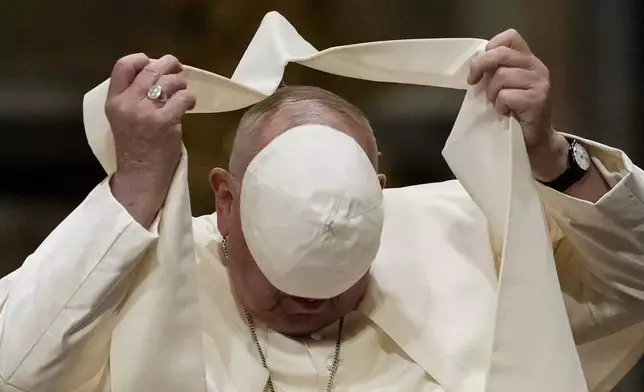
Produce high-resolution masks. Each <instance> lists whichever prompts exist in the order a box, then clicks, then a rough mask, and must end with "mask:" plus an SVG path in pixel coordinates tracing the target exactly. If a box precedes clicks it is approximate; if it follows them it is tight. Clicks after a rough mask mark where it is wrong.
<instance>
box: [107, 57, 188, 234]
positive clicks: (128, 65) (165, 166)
mask: <svg viewBox="0 0 644 392" xmlns="http://www.w3.org/2000/svg"><path fill="white" fill-rule="evenodd" d="M181 70H182V65H181V63H180V62H179V60H177V59H176V58H175V57H173V56H170V55H166V56H163V57H162V58H161V59H159V60H156V61H150V59H149V58H148V57H147V56H146V55H144V54H132V55H129V56H126V57H123V58H122V59H120V60H119V61H118V62H117V63H116V65H115V66H114V70H113V71H112V76H111V80H110V86H109V91H108V95H107V102H106V105H105V113H106V115H107V119H108V120H109V122H110V126H111V128H112V133H113V134H114V144H115V147H116V163H117V171H116V173H114V176H113V177H112V181H111V183H110V186H111V189H112V194H113V195H114V197H115V198H116V200H118V201H119V202H120V203H121V204H122V205H123V206H124V207H125V209H127V211H128V212H129V213H130V215H132V217H133V218H134V219H135V220H136V221H137V222H139V223H140V224H141V225H143V226H144V227H149V226H150V225H151V224H152V222H153V221H154V218H155V217H156V215H157V213H158V212H159V210H160V209H161V207H162V205H163V202H164V200H165V197H166V193H167V191H168V188H169V187H170V182H171V181H172V177H173V175H174V171H175V169H176V167H177V164H178V163H179V159H180V158H181V120H182V118H183V115H184V114H185V113H186V112H187V111H188V110H190V109H192V108H193V107H194V105H195V96H194V95H193V94H192V93H190V92H188V90H186V87H187V82H186V80H185V78H183V77H182V76H181V75H179V73H180V72H181ZM154 85H159V86H161V87H162V88H163V91H164V93H165V100H163V101H160V100H152V99H150V98H148V96H147V94H148V91H149V90H150V88H151V87H153V86H154Z"/></svg>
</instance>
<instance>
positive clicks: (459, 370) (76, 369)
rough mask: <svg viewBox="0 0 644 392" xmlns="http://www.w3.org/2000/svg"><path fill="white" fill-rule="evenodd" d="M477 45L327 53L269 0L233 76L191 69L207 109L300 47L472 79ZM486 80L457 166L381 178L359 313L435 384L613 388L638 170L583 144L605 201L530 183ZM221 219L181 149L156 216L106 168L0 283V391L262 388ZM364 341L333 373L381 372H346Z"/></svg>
mask: <svg viewBox="0 0 644 392" xmlns="http://www.w3.org/2000/svg"><path fill="white" fill-rule="evenodd" d="M484 45H485V42H484V41H482V40H409V41H396V42H380V43H372V44H359V45H352V46H347V47H339V48H331V49H328V50H326V51H323V52H317V51H316V50H315V49H314V48H313V47H312V46H310V45H309V44H308V43H307V42H306V41H304V40H303V39H302V38H301V37H300V36H299V35H298V34H297V32H295V30H294V29H293V28H292V26H290V25H289V24H288V23H287V22H285V20H283V18H281V16H279V15H277V14H274V13H273V14H269V15H268V16H267V18H266V19H265V21H264V22H263V24H262V27H260V31H258V34H257V35H256V37H255V38H254V40H253V42H252V43H251V45H250V46H249V49H248V50H247V52H246V54H245V56H244V58H243V59H242V62H241V63H240V66H239V67H238V68H237V71H236V72H235V75H233V78H232V79H227V78H223V77H221V76H218V75H213V74H209V73H206V72H204V71H200V70H195V69H193V68H188V69H187V70H186V74H187V76H188V79H189V89H192V90H193V91H194V92H195V93H196V94H197V96H198V104H197V108H196V111H198V112H207V111H211V112H212V111H215V112H217V111H226V110H234V109H239V108H241V107H244V106H248V105H250V104H252V103H254V102H257V101H258V100H260V99H262V98H263V97H265V96H267V95H269V94H271V93H272V91H273V90H274V89H275V88H276V87H277V85H278V83H279V80H280V78H281V76H282V72H283V68H284V65H285V64H286V63H287V62H289V61H295V62H299V63H301V64H303V65H306V66H310V67H313V68H316V69H320V70H323V71H326V72H332V73H336V74H338V75H343V76H349V77H358V78H364V79H369V80H375V81H388V82H397V83H415V84H423V85H437V86H443V87H451V88H467V87H466V86H467V85H466V83H465V81H464V79H465V75H466V74H467V71H468V69H469V59H471V58H472V57H473V56H475V55H476V54H477V53H478V52H480V50H481V48H482V47H484ZM106 88H107V82H106V83H103V84H102V85H100V86H99V87H97V88H96V89H95V90H93V91H92V92H90V93H89V94H88V95H87V96H86V100H85V125H86V130H87V134H88V138H89V142H90V145H91V146H92V149H93V150H94V152H95V154H96V155H97V157H98V158H99V160H100V162H101V164H102V165H103V167H104V168H105V169H106V171H107V172H108V173H110V174H111V173H113V172H114V170H115V159H114V151H113V140H112V139H111V133H110V130H109V124H108V123H107V120H106V118H105V114H104V113H103V112H102V108H103V105H104V102H105V93H106ZM481 88H482V86H480V85H479V86H476V87H473V88H469V89H468V92H467V94H466V96H465V100H464V103H463V107H462V110H461V112H460V113H459V117H458V118H457V120H456V123H455V126H454V129H453V131H452V134H451V135H450V138H449V139H448V142H447V144H446V148H445V150H444V155H445V157H446V160H447V162H448V163H449V164H450V167H451V168H452V169H453V171H454V172H455V174H456V175H457V177H458V179H459V181H458V182H457V181H452V182H446V183H441V184H428V185H423V186H417V187H410V188H401V189H388V190H386V191H385V197H384V209H385V223H384V228H383V233H382V238H381V246H380V249H379V252H378V255H377V257H376V259H375V261H374V264H373V268H372V280H371V283H370V285H369V288H368V292H367V294H366V296H365V298H364V300H363V301H362V303H361V304H360V306H359V309H358V311H359V313H360V314H362V315H363V316H364V317H365V318H368V320H370V321H369V324H368V327H366V328H367V331H368V332H369V331H370V332H369V333H372V332H373V333H380V334H383V335H381V336H384V337H385V338H383V339H382V340H380V347H377V348H376V349H375V350H376V354H377V355H374V356H380V355H382V352H380V351H378V350H383V351H385V352H387V353H390V351H387V347H391V344H390V343H391V342H392V341H393V342H395V343H396V345H395V347H397V348H396V349H394V351H397V350H400V351H399V352H400V353H401V354H400V355H399V356H400V357H403V356H404V357H406V358H408V360H407V361H406V362H404V363H402V364H401V362H397V363H396V365H395V366H392V368H399V367H398V366H399V365H400V366H401V367H402V368H405V372H410V373H414V371H415V370H417V369H418V367H420V368H422V369H423V370H424V372H425V373H426V374H427V377H426V379H425V380H426V381H427V384H426V385H428V387H427V388H430V389H429V390H431V387H434V385H432V384H436V385H439V386H440V388H442V389H444V390H446V391H448V392H516V391H521V392H532V391H535V392H541V391H549V392H571V391H572V392H578V391H579V392H581V391H583V390H585V389H586V388H587V387H586V385H587V386H588V388H590V389H591V390H592V391H593V392H595V391H607V390H609V389H610V388H611V387H612V386H613V385H614V383H615V382H616V381H617V380H618V379H619V378H620V377H621V376H622V375H623V374H624V373H625V372H626V371H627V370H628V369H629V368H630V367H631V366H632V364H634V363H635V362H636V360H637V359H638V358H639V356H641V354H642V352H643V351H644V324H643V323H642V319H643V318H644V311H643V310H642V309H643V301H644V263H643V261H642V260H644V202H643V200H644V173H643V172H642V171H641V170H640V169H638V168H636V167H634V166H633V165H632V163H630V161H629V160H628V158H627V157H626V156H624V155H623V153H621V152H620V151H617V150H613V149H611V148H608V147H605V146H600V145H597V144H593V143H590V142H587V144H588V146H589V149H590V152H591V155H593V156H594V157H595V161H596V164H597V165H598V166H599V167H600V169H601V170H602V173H603V174H604V176H605V177H606V179H607V180H608V182H609V183H610V185H611V186H612V189H611V191H610V192H608V193H607V194H606V195H605V196H604V197H603V198H602V199H601V200H600V201H599V202H598V203H595V204H592V203H589V202H586V201H581V200H576V199H573V198H571V197H568V196H566V195H563V194H560V193H557V192H555V191H553V190H551V189H548V188H545V187H542V186H540V185H537V184H535V183H534V180H533V179H532V177H531V173H530V167H529V162H528V159H527V155H526V151H525V144H524V141H523V137H522V134H521V130H520V129H519V127H518V124H517V123H516V121H515V120H513V119H507V118H502V117H500V116H498V115H497V114H496V113H495V112H494V110H493V108H491V107H490V105H489V104H488V103H487V102H486V100H485V96H484V94H481V91H482V90H481ZM542 204H543V206H545V211H546V212H547V216H548V220H547V224H546V219H545V218H544V216H543V208H542ZM215 219H216V218H215V217H214V216H206V217H201V218H198V219H196V220H194V221H191V219H190V206H189V198H188V189H187V158H186V155H185V154H184V156H183V157H182V159H181V162H180V163H179V166H178V168H177V172H176V173H175V177H174V178H173V182H172V184H171V186H170V189H169V191H168V196H167V199H166V204H165V206H164V208H163V210H162V211H161V212H160V214H159V219H158V221H157V224H158V225H155V226H154V227H153V229H152V230H150V231H148V230H145V229H144V228H142V227H141V226H140V225H138V224H137V223H136V222H135V221H134V220H133V219H132V218H131V216H130V215H129V214H128V213H127V212H126V211H125V209H124V208H123V207H122V206H121V205H120V204H119V203H118V202H117V201H116V200H114V198H113V197H112V195H111V192H110V190H109V186H108V185H107V181H106V182H104V183H103V184H101V185H100V186H98V187H97V188H96V189H95V190H94V191H93V192H92V193H91V194H90V195H89V196H88V198H87V199H86V200H85V202H84V203H83V204H82V205H81V206H79V207H78V208H77V209H76V210H75V211H74V212H73V213H72V214H71V215H70V216H69V217H68V218H67V219H66V220H65V221H64V222H63V223H62V224H61V225H60V226H59V227H58V228H57V229H56V230H55V231H54V232H53V233H52V234H51V235H50V236H49V237H48V238H47V239H46V240H45V242H44V243H43V244H42V245H41V246H40V247H39V248H38V250H37V251H36V252H35V253H34V254H32V255H31V256H30V257H29V258H28V259H27V260H26V261H25V263H24V264H23V266H22V267H21V268H20V269H19V270H17V271H15V272H14V273H13V274H11V275H9V276H8V277H5V278H4V279H2V280H1V281H0V306H1V313H0V328H1V332H0V377H1V382H2V383H1V384H0V386H1V388H2V389H1V390H2V391H12V392H15V391H29V392H35V391H47V392H50V391H53V392H57V391H64V392H76V391H92V392H95V391H96V392H101V391H112V392H130V391H132V392H134V391H136V392H166V391H167V392H175V391H178V390H181V391H186V392H204V391H208V392H213V391H238V392H245V391H249V392H251V391H253V392H254V391H261V390H262V388H263V387H264V384H265V381H266V378H267V372H266V371H265V370H264V369H263V368H262V366H261V364H260V362H259V361H258V357H257V352H256V350H255V347H254V345H253V343H252V341H251V339H250V336H249V331H248V327H247V326H246V325H245V324H244V322H243V319H242V318H241V317H240V314H239V309H237V307H236V305H235V303H234V301H233V300H232V297H231V293H230V290H229V288H228V281H227V275H226V273H225V270H224V268H223V266H222V264H221V246H220V236H219V234H218V233H217V231H216V225H215V224H214V222H215ZM157 228H158V230H157ZM551 244H552V246H551ZM553 254H554V259H555V260H556V265H555V262H554V261H553ZM555 268H556V270H555ZM562 294H563V296H562ZM564 305H565V307H564ZM369 328H373V330H370V329H369ZM573 335H574V340H573ZM389 339H390V340H389ZM268 340H269V342H268V343H269V344H268V346H267V349H268V351H270V350H271V349H270V347H271V345H270V339H268ZM264 343H265V342H264ZM353 343H354V342H352V340H351V339H349V341H347V342H346V344H347V346H349V347H350V346H351V345H352V344H353ZM358 343H359V342H358ZM358 343H356V344H358ZM274 347H276V348H277V350H280V351H281V350H282V349H280V347H284V346H283V345H279V344H278V345H277V346H274ZM286 351H288V350H286ZM362 351H363V350H354V352H356V353H357V354H356V358H349V357H347V358H343V361H342V362H341V368H340V370H339V373H338V379H337V385H336V387H337V389H336V390H361V389H362V386H363V385H366V384H365V383H367V382H368V381H369V380H370V378H369V379H366V380H358V382H355V384H351V381H350V380H349V378H350V377H349V375H350V374H351V369H352V366H359V364H360V360H361V359H360V358H359V356H360V355H359V353H360V352H362ZM351 352H352V350H348V353H351ZM397 352H398V351H397ZM378 353H379V354H378ZM364 355H369V353H368V352H365V353H364ZM279 358H280V356H278V360H279ZM311 358H312V360H313V361H314V362H315V361H316V360H317V359H316V358H318V356H317V355H313V354H312V355H311ZM270 360H271V357H270V355H269V366H271V364H270ZM286 360H288V358H286ZM366 362H368V361H366ZM284 363H285V362H282V361H278V362H276V363H275V365H276V366H277V369H279V368H280V366H283V364H284ZM314 368H315V369H318V367H315V366H314ZM582 368H583V372H582ZM294 370H295V369H294ZM356 373H359V372H356ZM387 373H388V372H385V373H380V374H381V375H383V377H384V378H385V379H390V380H392V381H393V382H394V384H393V385H387V384H388V382H386V381H385V385H386V386H383V388H384V390H418V389H417V388H416V387H415V386H408V385H406V384H403V383H404V382H405V381H403V378H402V377H398V378H396V377H390V378H388V376H390V374H387ZM421 374H422V373H421ZM278 375H279V374H278ZM345 375H346V377H345ZM287 378H288V377H287ZM319 378H322V379H324V378H325V377H324V375H320V376H319ZM278 379H279V377H278ZM405 380H406V379H405ZM320 382H323V381H320ZM291 383H293V385H296V384H297V382H296V381H294V380H291V381H290V382H289V381H288V380H285V384H287V385H288V384H291ZM278 386H279V385H278ZM352 386H353V388H351V387H352ZM409 388H411V389H409ZM437 388H438V387H437ZM369 389H371V388H369ZM371 390H372V389H371ZM439 390H440V389H439Z"/></svg>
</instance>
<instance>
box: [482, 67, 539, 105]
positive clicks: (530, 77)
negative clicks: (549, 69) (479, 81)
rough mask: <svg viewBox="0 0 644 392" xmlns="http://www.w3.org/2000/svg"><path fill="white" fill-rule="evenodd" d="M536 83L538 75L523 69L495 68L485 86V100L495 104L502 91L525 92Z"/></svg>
mask: <svg viewBox="0 0 644 392" xmlns="http://www.w3.org/2000/svg"><path fill="white" fill-rule="evenodd" d="M538 81H539V77H538V75H536V74H535V73H534V72H532V71H528V70H526V69H523V68H508V67H501V68H497V70H496V72H494V74H493V75H492V77H491V78H490V80H489V82H488V85H487V89H486V96H487V100H488V101H489V102H495V101H496V97H497V96H498V95H499V92H500V91H501V90H502V89H522V90H527V89H530V88H532V87H535V85H536V83H537V82H538Z"/></svg>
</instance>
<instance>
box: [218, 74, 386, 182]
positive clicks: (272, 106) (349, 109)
mask: <svg viewBox="0 0 644 392" xmlns="http://www.w3.org/2000/svg"><path fill="white" fill-rule="evenodd" d="M284 111H288V113H287V115H285V116H280V120H281V121H283V122H281V123H280V126H282V127H283V129H289V128H293V127H296V126H299V125H304V124H321V125H329V124H328V122H329V115H330V114H331V115H334V116H338V117H339V118H340V119H342V120H344V121H348V122H349V123H351V124H353V125H357V126H358V127H359V128H361V129H364V130H365V131H366V132H367V133H368V134H367V135H368V137H369V145H368V149H367V151H365V152H366V153H367V156H368V157H369V159H370V160H371V161H372V163H373V165H374V167H375V168H376V169H377V168H378V146H377V144H376V138H375V136H374V132H373V129H372V128H371V125H370V124H369V121H368V120H367V117H366V116H365V115H364V113H363V112H362V111H361V110H360V109H358V108H357V107H356V106H355V105H353V104H351V103H349V102H347V101H346V100H345V99H343V98H341V97H339V96H337V95H335V94H333V93H331V92H329V91H326V90H324V89H321V88H319V87H311V86H286V87H281V88H279V89H278V90H277V91H276V92H275V93H274V94H273V95H271V96H269V97H268V98H266V99H264V100H263V101H261V102H259V103H257V104H255V105H254V106H252V107H251V108H250V109H248V110H247V111H246V113H245V114H244V115H243V117H242V118H241V120H240V121H239V125H238V127H237V133H236V135H235V141H234V143H233V149H232V153H231V156H230V163H229V170H230V172H231V173H232V174H233V175H234V176H241V175H243V173H244V172H245V171H246V168H247V166H248V164H249V163H250V161H251V160H252V159H253V158H254V157H255V155H257V153H258V152H259V150H260V149H261V146H260V144H259V143H258V142H257V141H256V140H257V138H258V136H259V133H260V132H261V129H262V128H264V127H265V126H268V125H270V124H271V123H272V121H273V120H274V119H275V118H276V117H277V116H278V115H279V114H280V113H282V112H284Z"/></svg>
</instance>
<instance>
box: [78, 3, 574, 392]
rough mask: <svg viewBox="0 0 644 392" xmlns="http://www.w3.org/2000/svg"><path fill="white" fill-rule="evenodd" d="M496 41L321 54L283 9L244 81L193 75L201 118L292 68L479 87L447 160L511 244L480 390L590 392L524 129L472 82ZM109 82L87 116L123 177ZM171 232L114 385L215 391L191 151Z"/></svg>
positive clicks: (402, 44) (120, 338) (135, 307)
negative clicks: (475, 67)
mask: <svg viewBox="0 0 644 392" xmlns="http://www.w3.org/2000/svg"><path fill="white" fill-rule="evenodd" d="M485 45H486V41H484V40H480V39H426V40H402V41H388V42H374V43H365V44H357V45H349V46H341V47H334V48H329V49H326V50H324V51H320V52H318V51H317V50H316V49H315V48H313V47H312V46H311V45H310V44H309V43H308V42H306V41H305V40H304V39H303V38H302V37H301V36H300V35H299V34H298V33H297V32H296V30H295V29H294V28H293V27H292V26H291V25H290V24H289V23H288V21H286V20H285V19H284V18H283V17H282V16H281V15H279V14H278V13H275V12H272V13H269V14H267V15H266V17H265V18H264V20H263V21H262V24H261V26H260V27H259V30H258V31H257V33H256V35H255V37H254V38H253V40H252V41H251V43H250V45H249V46H248V49H247V51H246V53H245V54H244V56H243V58H242V59H241V61H240V63H239V66H238V67H237V70H236V71H235V73H234V74H233V76H232V78H230V79H228V78H225V77H222V76H220V75H216V74H213V73H209V72H207V71H203V70H200V69H196V68H191V67H187V68H186V70H185V71H184V72H185V76H186V77H187V78H188V81H189V84H188V88H189V89H190V90H192V91H193V92H194V93H195V94H196V95H197V106H196V107H195V109H194V110H193V112H195V113H206V112H225V111H231V110H236V109H240V108H243V107H246V106H249V105H252V104H254V103H256V102H258V101H260V100H261V99H263V98H265V97H266V96H269V95H270V94H272V93H273V92H274V91H275V89H276V88H277V87H278V85H279V82H280V81H281V79H282V76H283V72H284V68H285V66H286V64H287V63H289V62H295V63H299V64H301V65H304V66H307V67H311V68H314V69H317V70H320V71H324V72H328V73H332V74H336V75H341V76H346V77H353V78H358V79H365V80H372V81H380V82H390V83H408V84H416V85H427V86H440V87H447V88H457V89H467V93H466V96H465V99H464V101H463V105H462V107H461V110H460V112H459V114H458V118H457V119H456V122H455V124H454V128H453V130H452V132H451V134H450V136H449V139H448V140H447V143H446V145H445V148H444V150H443V155H444V157H445V159H446V161H447V162H448V164H449V165H450V167H451V168H452V170H453V171H454V173H455V174H456V176H457V178H458V179H459V180H460V182H461V183H462V184H463V186H464V187H465V188H466V189H467V191H468V193H469V194H470V196H471V197H472V199H473V200H474V201H475V202H476V203H477V205H478V206H479V207H480V208H481V210H482V211H483V212H484V214H485V216H486V217H487V219H488V220H489V222H490V225H491V226H492V227H493V229H494V230H495V231H496V232H497V233H498V234H499V235H500V236H502V238H503V242H504V249H503V259H502V265H501V271H500V276H499V285H498V299H497V304H496V316H495V318H496V323H495V326H494V327H493V328H490V334H489V336H488V339H489V346H490V347H491V353H490V361H489V371H488V374H487V378H486V382H485V385H484V386H482V387H481V389H480V390H481V391H495V392H498V391H519V390H520V391H526V392H529V391H535V392H536V391H539V392H541V391H544V390H547V391H553V392H557V391H561V392H570V391H583V390H586V386H585V381H584V376H583V373H582V369H581V365H580V362H579V358H578V354H577V350H576V348H575V344H574V342H573V339H572V334H571V332H570V326H569V322H568V319H567V316H566V312H565V309H564V304H563V300H562V297H561V291H560V288H559V282H558V278H557V274H556V271H555V264H554V260H553V255H552V249H551V244H550V240H549V238H548V231H547V224H546V220H545V218H544V212H543V209H542V205H541V202H540V199H539V196H538V194H537V191H536V189H535V185H534V180H533V178H532V175H531V171H530V165H529V161H528V157H527V153H526V151H525V144H524V140H523V135H522V133H521V129H520V127H519V124H518V123H517V122H516V121H515V120H514V119H511V118H505V117H501V116H499V115H498V114H496V113H495V111H494V109H493V107H492V106H491V105H490V104H488V103H487V102H486V98H485V94H484V92H483V88H482V87H483V86H482V85H478V86H474V87H468V85H467V84H466V82H465V79H466V76H467V73H468V71H469V60H470V59H471V58H473V57H474V56H476V55H477V54H478V53H480V52H481V51H483V50H484V48H485ZM108 83H109V81H105V82H104V83H102V84H101V85H99V86H98V87H96V88H95V89H93V90H92V91H90V92H89V93H88V94H87V95H86V96H85V100H84V121H85V127H86V133H87V137H88V140H89V143H90V146H91V148H92V150H93V151H94V154H95V155H96V157H97V158H98V159H99V161H100V162H101V164H102V165H103V167H104V169H105V170H106V172H108V173H112V172H114V171H115V170H116V163H115V152H114V143H113V139H112V135H111V131H110V128H109V123H108V121H107V119H106V117H105V113H104V103H105V99H106V94H107V87H108ZM482 83H485V82H482ZM385 219H386V217H385ZM159 230H160V238H159V241H158V242H157V244H156V245H155V248H154V249H153V250H152V251H151V252H149V253H148V254H147V256H146V259H145V260H144V266H143V268H145V269H146V270H147V271H148V272H149V273H147V274H141V276H143V277H144V278H142V281H141V282H139V284H138V285H137V286H136V289H135V290H134V292H132V293H131V294H130V297H129V298H128V301H127V305H126V306H125V309H124V310H123V312H122V319H121V320H120V322H119V324H118V327H117V328H116V330H115V332H114V334H113V339H112V349H111V359H110V363H111V378H112V390H114V391H118V392H124V391H142V390H143V391H177V390H181V391H189V392H193V391H194V392H197V391H199V392H203V391H205V388H206V386H205V379H204V377H205V376H204V365H203V358H202V353H201V350H202V348H201V341H200V339H201V332H200V315H199V313H198V306H197V305H198V297H197V291H198V284H197V278H196V274H197V271H196V266H195V262H194V250H193V242H192V230H191V213H190V199H189V193H188V183H187V155H186V154H184V156H183V158H182V160H181V163H180V165H179V166H178V168H177V171H176V173H175V176H174V179H173V182H172V185H171V188H170V190H169V193H168V197H167V200H166V203H165V206H164V208H163V211H162V215H161V222H160V227H159ZM439 322H440V321H439ZM141 326H145V328H141ZM472 328H477V326H475V325H474V326H472ZM482 328H483V327H482ZM526 337H527V338H526ZM120 358H127V359H128V361H121V360H120ZM132 358H137V360H136V361H134V364H135V366H128V367H123V366H119V363H126V362H127V363H130V364H131V363H133V361H132ZM553 358H556V360H553ZM454 366H458V364H454ZM168 369H173V371H172V372H169V371H168ZM177 376H179V377H177ZM531 380H540V383H533V382H531ZM448 383H449V380H448ZM445 387H446V390H450V389H449V386H445ZM450 391H451V390H450ZM454 391H456V389H454ZM461 392H473V391H472V390H468V391H465V390H463V391H461Z"/></svg>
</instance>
